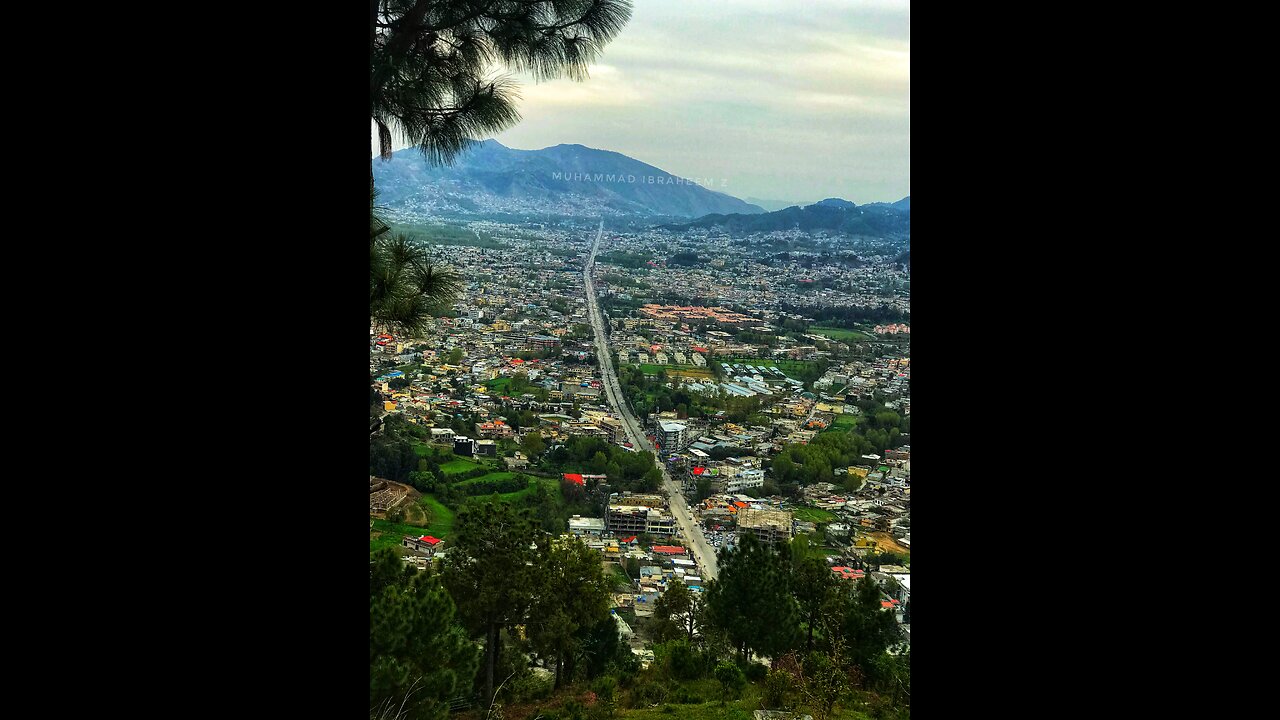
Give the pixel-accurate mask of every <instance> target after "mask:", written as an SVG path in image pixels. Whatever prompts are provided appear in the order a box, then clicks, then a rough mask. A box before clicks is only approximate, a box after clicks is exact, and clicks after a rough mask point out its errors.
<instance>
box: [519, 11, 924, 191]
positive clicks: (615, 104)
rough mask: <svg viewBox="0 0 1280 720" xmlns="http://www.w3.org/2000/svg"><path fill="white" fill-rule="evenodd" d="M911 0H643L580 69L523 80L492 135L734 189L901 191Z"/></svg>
mask: <svg viewBox="0 0 1280 720" xmlns="http://www.w3.org/2000/svg"><path fill="white" fill-rule="evenodd" d="M910 27H911V26H910V8H909V3H907V2H854V1H852V0H810V1H809V2H805V3H803V4H802V3H790V2H777V0H698V1H696V2H693V1H691V0H644V1H643V2H637V3H635V10H634V13H633V16H632V20H631V22H630V23H629V24H628V25H627V26H626V27H625V28H624V29H623V30H622V33H621V34H620V35H619V36H618V37H617V38H616V39H615V40H614V41H613V42H612V43H611V44H610V45H608V46H607V47H606V48H605V49H604V53H603V55H602V57H601V58H600V63H599V64H597V65H596V66H594V67H593V68H592V69H591V73H590V78H589V79H588V80H586V81H585V82H582V83H577V82H572V81H569V80H553V81H547V82H542V83H534V82H533V81H532V80H531V79H530V78H528V77H520V76H518V75H517V76H515V79H516V80H517V82H519V83H520V85H521V95H522V98H523V99H522V100H521V102H520V104H519V108H520V113H521V115H522V116H523V120H522V121H521V122H520V123H519V124H518V125H516V126H515V127H513V128H511V129H509V130H507V131H505V132H503V133H501V134H500V135H498V136H497V137H498V139H499V140H500V141H501V142H503V143H504V144H507V145H511V146H513V147H519V148H528V149H534V148H541V147H547V146H550V145H556V144H559V143H582V144H584V145H588V146H591V147H599V148H603V149H608V150H616V151H618V152H622V153H625V154H627V155H631V156H632V157H635V158H637V159H639V160H642V161H644V162H647V163H650V164H653V165H657V166H658V167H661V168H663V169H664V170H667V171H669V172H672V173H676V174H678V175H684V176H688V177H723V178H726V179H727V180H729V183H728V184H727V186H726V187H725V188H724V190H725V191H726V192H729V193H730V194H733V195H737V196H739V197H742V196H745V195H751V196H755V197H765V198H782V199H819V198H821V197H830V196H840V197H846V198H848V199H850V200H853V201H854V202H859V203H861V202H871V201H876V200H897V199H898V198H901V197H902V196H904V195H907V194H909V192H910Z"/></svg>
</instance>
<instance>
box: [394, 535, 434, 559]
mask: <svg viewBox="0 0 1280 720" xmlns="http://www.w3.org/2000/svg"><path fill="white" fill-rule="evenodd" d="M400 544H401V545H403V546H404V547H406V548H408V549H410V550H412V551H414V552H416V553H418V554H420V555H426V556H427V557H431V556H432V555H435V554H436V551H437V550H440V549H441V548H443V547H444V540H442V539H440V538H438V537H432V536H430V535H422V536H420V537H414V536H412V535H405V536H404V539H403V540H401V542H400Z"/></svg>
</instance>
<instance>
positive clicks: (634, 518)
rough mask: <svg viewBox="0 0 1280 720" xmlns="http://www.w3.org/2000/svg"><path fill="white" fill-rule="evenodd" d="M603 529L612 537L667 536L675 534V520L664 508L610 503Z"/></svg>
mask: <svg viewBox="0 0 1280 720" xmlns="http://www.w3.org/2000/svg"><path fill="white" fill-rule="evenodd" d="M605 528H606V529H607V530H608V531H609V532H611V533H613V534H614V535H629V534H633V533H649V534H650V535H668V536H669V535H675V534H676V520H675V518H674V517H672V516H671V515H670V514H668V513H667V512H666V510H665V509H664V508H657V507H649V506H647V505H615V504H612V503H610V504H609V507H608V509H607V510H606V512H605Z"/></svg>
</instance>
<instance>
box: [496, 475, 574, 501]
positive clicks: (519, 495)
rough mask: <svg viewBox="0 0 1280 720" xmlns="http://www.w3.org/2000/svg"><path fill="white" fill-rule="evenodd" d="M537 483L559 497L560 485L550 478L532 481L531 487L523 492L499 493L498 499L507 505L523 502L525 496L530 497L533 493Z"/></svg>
mask: <svg viewBox="0 0 1280 720" xmlns="http://www.w3.org/2000/svg"><path fill="white" fill-rule="evenodd" d="M535 482H541V483H543V484H544V485H546V486H547V488H549V489H550V490H552V491H554V492H555V493H556V494H557V495H559V493H560V483H559V482H557V481H556V480H552V479H549V478H543V479H541V480H539V479H538V478H533V479H532V480H530V481H529V487H527V488H525V489H523V490H517V491H515V492H509V493H499V494H498V497H500V498H502V502H506V503H509V502H515V501H517V500H522V499H524V496H525V495H528V494H529V493H530V492H532V491H533V487H534V483H535Z"/></svg>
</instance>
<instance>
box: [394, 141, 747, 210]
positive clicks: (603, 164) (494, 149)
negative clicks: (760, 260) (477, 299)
mask: <svg viewBox="0 0 1280 720" xmlns="http://www.w3.org/2000/svg"><path fill="white" fill-rule="evenodd" d="M373 176H374V182H375V184H376V186H377V188H378V192H379V196H378V202H379V204H380V205H383V206H386V207H387V208H389V209H391V210H392V211H395V212H396V213H400V214H408V215H414V214H417V215H431V214H464V215H465V214H481V213H498V212H510V213H536V214H552V215H587V216H596V215H638V216H667V217H672V216H674V217H689V218H693V217H700V216H702V215H707V214H709V213H739V214H753V213H763V212H764V209H763V208H761V207H759V206H756V205H752V204H750V203H747V202H744V201H742V200H739V199H738V198H735V197H733V196H731V195H726V194H725V193H721V192H715V191H713V190H710V189H708V188H706V187H703V186H701V185H698V184H696V183H695V182H692V181H686V180H684V179H683V178H678V177H677V176H675V175H672V174H671V173H668V172H666V171H665V170H662V169H660V168H657V167H654V166H652V165H649V164H647V163H643V162H640V161H639V160H636V159H634V158H630V157H627V156H626V155H623V154H622V153H617V152H612V151H609V150H597V149H594V148H589V147H585V146H583V145H556V146H554V147H548V148H543V149H541V150H516V149H513V148H509V147H506V146H505V145H503V144H501V143H499V142H498V141H496V140H485V141H484V142H481V143H476V144H475V145H474V146H472V147H471V148H469V149H468V150H466V151H464V152H463V153H462V154H461V155H460V156H459V157H458V159H457V161H456V162H455V163H454V164H453V165H452V166H450V167H436V166H432V165H431V164H429V163H428V162H427V161H426V159H425V158H423V157H422V154H421V153H420V152H418V150H417V149H414V148H409V149H406V150H401V151H399V152H397V153H395V154H394V155H393V156H392V159H391V160H390V161H387V162H382V161H380V160H374V162H373Z"/></svg>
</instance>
